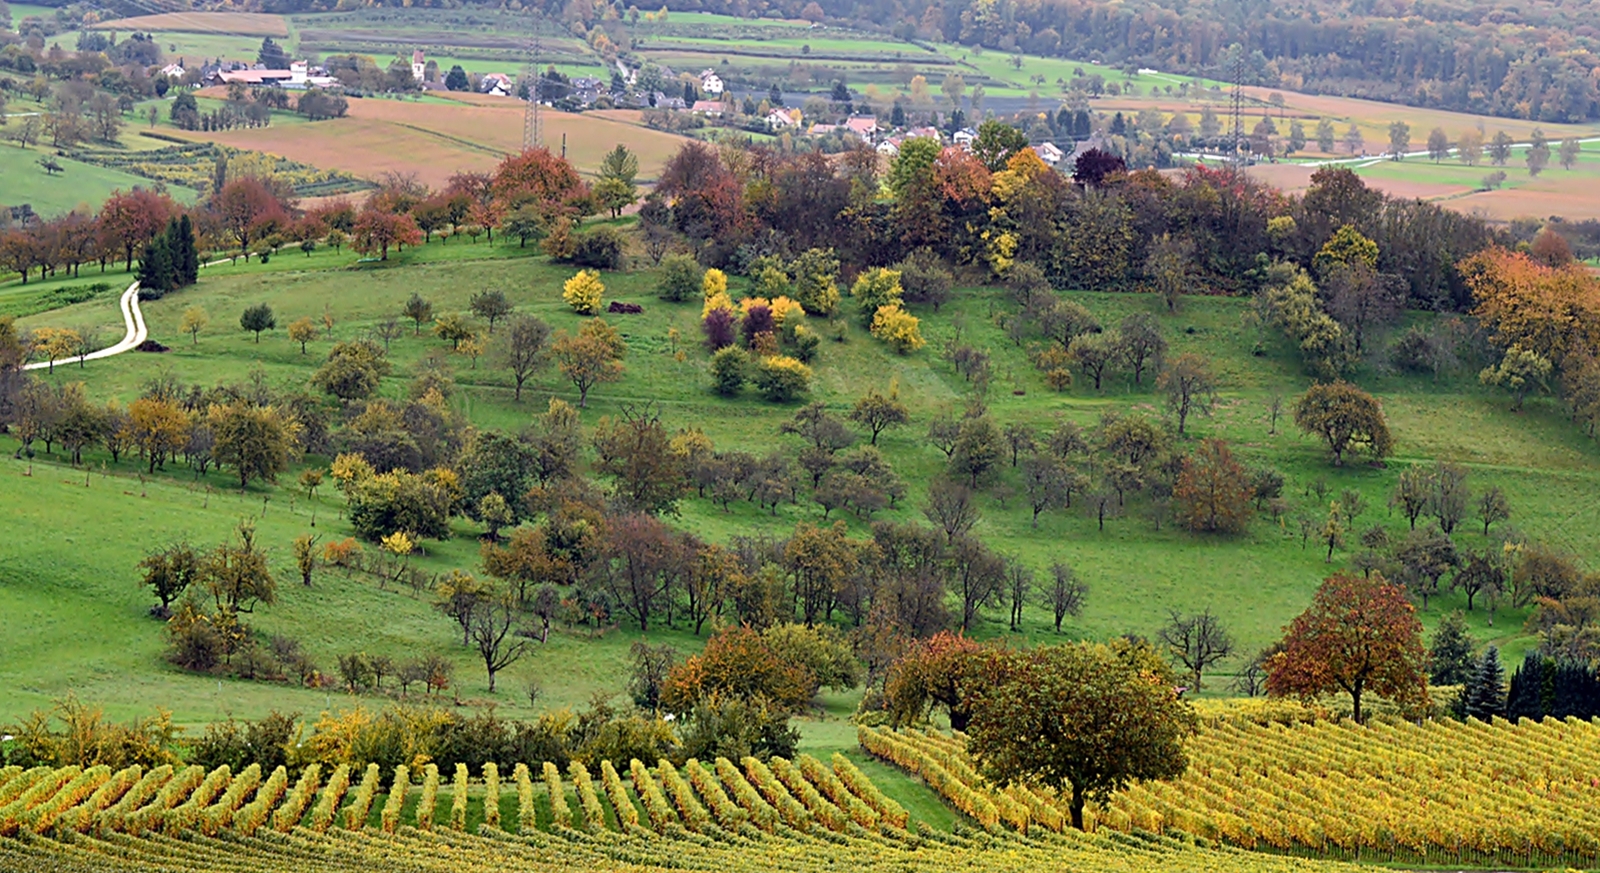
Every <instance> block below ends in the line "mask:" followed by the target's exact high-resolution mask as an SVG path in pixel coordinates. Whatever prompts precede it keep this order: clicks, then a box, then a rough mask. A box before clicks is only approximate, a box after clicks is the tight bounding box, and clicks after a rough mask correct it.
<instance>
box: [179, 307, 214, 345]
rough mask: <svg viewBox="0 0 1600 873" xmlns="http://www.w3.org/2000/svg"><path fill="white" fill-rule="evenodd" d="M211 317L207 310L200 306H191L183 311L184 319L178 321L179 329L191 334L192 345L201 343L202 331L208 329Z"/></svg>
mask: <svg viewBox="0 0 1600 873" xmlns="http://www.w3.org/2000/svg"><path fill="white" fill-rule="evenodd" d="M210 323H211V319H210V317H209V316H207V315H206V311H205V310H204V309H201V308H200V307H198V306H191V307H189V308H188V309H185V310H184V311H183V320H182V321H180V322H179V323H178V330H180V331H182V332H184V333H186V334H188V335H189V340H190V344H191V345H199V344H200V331H202V330H205V329H206V325H207V324H210Z"/></svg>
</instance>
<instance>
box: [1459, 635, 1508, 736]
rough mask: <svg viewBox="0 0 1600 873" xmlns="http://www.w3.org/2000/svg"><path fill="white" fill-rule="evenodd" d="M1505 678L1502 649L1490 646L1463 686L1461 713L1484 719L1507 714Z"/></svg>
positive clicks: (1469, 716)
mask: <svg viewBox="0 0 1600 873" xmlns="http://www.w3.org/2000/svg"><path fill="white" fill-rule="evenodd" d="M1505 678H1506V671H1505V668H1503V667H1501V666H1500V650H1499V649H1497V648H1495V647H1494V646H1490V647H1489V648H1487V649H1485V650H1484V652H1483V657H1482V658H1480V659H1479V660H1478V664H1477V667H1476V668H1475V669H1474V670H1473V671H1472V675H1470V676H1468V677H1467V681H1466V682H1465V683H1464V684H1463V685H1462V686H1461V707H1460V709H1461V714H1462V715H1464V716H1466V717H1468V718H1476V719H1482V720H1483V721H1488V720H1489V719H1491V718H1493V717H1494V716H1497V715H1505V714H1506V694H1505Z"/></svg>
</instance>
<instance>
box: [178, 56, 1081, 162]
mask: <svg viewBox="0 0 1600 873" xmlns="http://www.w3.org/2000/svg"><path fill="white" fill-rule="evenodd" d="M285 60H286V61H287V58H285ZM403 64H404V58H403V57H402V58H399V59H396V61H395V62H394V64H392V65H391V66H390V68H389V70H388V71H387V73H386V74H385V75H387V76H388V77H389V80H388V81H389V83H390V84H391V85H393V84H398V83H395V82H394V81H393V80H394V79H395V78H397V77H398V78H404V76H405V68H404V65H403ZM409 68H410V78H409V80H407V81H406V82H405V83H404V84H405V86H406V87H404V88H397V87H388V88H384V89H383V90H389V91H394V90H414V91H420V92H429V91H457V92H460V91H471V92H475V93H479V94H486V95H491V96H496V97H504V98H507V99H516V100H529V99H536V100H538V101H539V102H540V103H543V104H545V105H548V106H550V107H552V108H555V109H561V110H566V111H571V112H582V111H586V110H591V109H644V110H651V111H653V112H656V113H672V114H674V115H682V116H688V117H690V118H691V119H698V120H697V121H691V122H690V124H687V125H685V124H678V125H675V126H676V127H679V128H685V127H691V126H701V125H703V124H727V125H730V126H737V127H739V128H741V129H744V130H747V131H752V132H763V133H769V134H773V135H782V134H789V135H793V136H806V137H812V138H838V139H840V140H844V141H858V142H862V143H865V144H867V145H869V146H871V147H872V148H874V149H875V150H877V152H878V153H879V154H882V155H884V156H886V157H893V156H895V155H897V154H899V152H900V146H901V144H902V143H904V142H905V141H906V140H908V139H911V138H914V137H927V138H930V139H934V140H938V141H939V142H942V143H946V144H948V145H954V146H957V147H961V148H970V147H971V144H972V141H973V139H974V138H975V137H976V136H977V133H976V131H975V129H974V128H972V127H965V126H964V127H961V128H958V129H956V130H954V131H950V130H948V129H943V130H942V129H940V128H939V127H936V126H932V125H926V124H924V125H909V124H902V125H892V124H885V123H884V122H883V120H882V119H880V118H879V116H877V115H875V114H869V113H861V112H850V111H849V110H850V109H851V108H853V107H851V106H850V104H849V102H848V101H842V104H843V106H844V111H839V112H828V113H813V114H814V115H819V116H820V117H811V118H808V117H807V113H806V112H805V111H803V110H802V109H800V108H797V107H789V106H784V105H782V100H781V95H779V94H778V93H777V92H776V91H773V92H772V94H771V95H770V96H769V97H766V98H764V99H762V100H760V101H759V102H757V101H756V100H755V99H754V98H752V97H745V98H743V99H742V100H741V99H740V98H738V97H736V96H735V95H734V94H732V93H731V91H730V90H729V88H728V86H727V84H726V83H725V82H724V81H723V79H722V77H721V76H719V75H718V74H717V72H716V71H714V70H711V69H706V70H702V71H701V72H700V73H699V74H698V75H694V74H689V75H680V74H678V73H676V72H674V71H673V70H671V69H669V68H666V67H655V68H653V69H652V70H651V71H650V76H649V79H650V81H649V82H648V83H646V82H641V77H640V72H641V71H640V70H637V69H629V68H628V67H627V66H625V65H624V64H622V63H620V62H619V63H618V64H617V70H616V72H615V73H613V75H612V77H611V79H610V80H609V81H607V80H604V79H600V78H596V77H593V76H576V77H570V78H569V77H567V76H565V75H563V74H561V73H559V72H557V71H555V69H554V68H551V69H549V70H547V71H545V72H544V73H541V74H538V75H536V76H534V77H533V80H532V81H531V82H523V81H520V79H521V78H523V77H521V76H513V75H511V74H508V73H502V72H467V71H465V70H463V69H461V68H460V67H459V66H454V67H452V68H451V69H450V70H449V71H447V72H442V71H441V70H440V67H439V65H438V64H436V63H434V62H432V61H430V60H429V59H428V58H427V57H426V55H425V54H424V52H423V51H421V50H416V51H413V52H412V53H411V57H410V62H409ZM359 73H360V70H359V69H352V68H340V69H330V67H328V66H323V65H316V64H311V63H309V62H307V61H303V60H301V61H287V63H284V64H280V65H278V67H273V66H270V65H267V64H262V63H255V64H249V63H244V62H239V61H212V62H209V63H206V64H204V65H203V66H202V67H201V68H200V69H199V70H198V71H191V70H189V69H188V68H186V67H185V66H184V62H183V61H181V60H180V61H178V62H176V63H173V64H169V65H168V66H166V67H165V68H163V69H162V70H161V74H162V75H164V76H167V77H168V78H171V79H178V80H183V81H186V82H188V83H190V84H196V85H201V86H213V85H221V86H226V85H232V84H235V83H237V84H239V85H243V86H246V87H252V88H258V87H277V88H285V89H292V90H306V89H312V88H339V89H341V90H344V91H352V90H357V91H359V90H361V86H362V85H365V84H367V83H366V82H365V81H358V82H356V83H355V84H354V85H353V84H352V82H351V81H347V79H349V78H356V76H353V75H352V74H359ZM680 88H681V90H680ZM845 93H846V94H848V92H845ZM808 105H809V104H808ZM829 105H830V107H833V106H837V105H839V104H829ZM734 119H737V120H738V122H737V124H736V125H734ZM897 120H898V114H897ZM1099 144H1100V143H1099V139H1098V137H1091V138H1089V139H1085V140H1080V141H1077V142H1073V143H1071V145H1072V149H1071V150H1070V151H1068V150H1063V149H1062V148H1060V147H1059V146H1057V145H1056V144H1055V143H1054V142H1049V141H1044V142H1036V143H1034V144H1033V145H1032V146H1031V148H1032V149H1033V151H1034V152H1035V153H1036V154H1038V156H1039V158H1040V159H1041V160H1042V161H1044V163H1046V164H1048V165H1051V166H1055V165H1057V164H1060V163H1061V162H1063V161H1066V162H1068V164H1069V165H1070V163H1071V161H1073V160H1074V159H1075V158H1076V156H1077V155H1078V154H1080V153H1082V152H1084V151H1087V150H1088V149H1091V148H1095V147H1096V146H1097V145H1099Z"/></svg>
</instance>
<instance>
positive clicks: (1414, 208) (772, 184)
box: [640, 121, 1497, 309]
mask: <svg viewBox="0 0 1600 873" xmlns="http://www.w3.org/2000/svg"><path fill="white" fill-rule="evenodd" d="M1027 144H1028V140H1027V137H1026V136H1024V135H1023V134H1022V132H1020V131H1018V130H1017V129H1016V128H1013V127H1010V126H1008V125H1005V124H1003V123H1000V122H997V121H990V122H986V123H985V124H984V125H983V126H982V128H981V129H980V131H979V135H978V138H977V140H976V141H975V142H974V148H973V150H972V151H970V152H969V151H966V150H963V149H959V148H944V147H941V146H940V145H939V144H938V143H937V142H936V141H934V140H932V139H915V138H914V139H911V140H908V141H907V142H905V143H904V144H902V146H901V150H900V154H899V155H898V156H897V157H896V158H895V159H894V161H893V162H892V163H891V165H890V167H889V169H888V172H887V174H885V175H882V176H881V177H880V174H879V170H878V166H879V164H878V160H877V156H876V155H875V154H874V153H871V152H870V151H860V152H848V153H845V154H844V155H843V156H842V157H840V158H839V159H838V160H832V161H830V160H828V159H826V158H825V157H823V156H822V155H816V154H812V155H792V156H789V155H779V154H774V153H770V152H765V151H762V150H755V151H743V150H736V149H724V150H722V151H720V152H719V151H716V150H714V149H712V148H710V147H708V146H704V145H702V144H697V143H691V144H689V145H686V146H685V147H684V148H683V149H682V150H681V151H680V152H679V153H678V154H677V155H676V156H674V157H673V158H672V159H671V160H670V161H669V162H668V164H667V166H666V167H665V168H664V169H663V172H662V176H661V180H660V183H659V185H658V186H657V190H656V193H655V195H654V196H653V197H652V198H649V199H647V200H646V202H645V204H644V206H643V208H642V209H641V212H640V222H641V228H642V230H643V232H644V234H645V236H646V240H647V241H648V240H651V239H662V240H668V241H670V240H672V239H674V238H676V239H679V240H681V241H682V243H683V244H687V245H689V246H691V247H692V248H693V250H694V252H695V253H696V254H697V256H698V258H699V259H700V261H701V262H702V263H704V264H707V265H710V266H716V267H719V268H724V269H728V270H730V271H732V272H739V273H745V274H747V275H752V276H754V275H755V274H754V273H753V272H751V270H752V265H756V264H757V261H758V260H759V259H760V258H761V257H763V256H766V255H778V256H780V257H782V258H784V259H785V261H788V260H792V259H794V258H796V257H798V256H800V255H801V254H803V253H804V252H806V251H808V250H813V249H816V250H828V249H832V251H833V252H834V256H835V257H837V258H838V260H839V261H840V263H841V265H842V267H843V273H844V275H845V277H846V278H847V279H848V278H849V277H850V276H851V275H852V274H854V273H856V272H859V271H861V270H865V269H867V268H870V267H875V266H883V267H889V266H893V265H894V264H896V262H898V261H900V260H901V259H903V258H906V257H907V256H910V255H912V254H913V253H915V252H916V251H917V250H919V249H928V250H929V251H930V252H931V253H932V254H933V255H934V256H935V257H937V258H938V259H940V260H943V261H946V262H949V263H953V264H955V265H957V266H965V265H973V266H976V267H979V268H984V269H986V270H987V271H988V272H989V274H990V275H991V276H994V277H998V278H1000V279H1008V278H1009V277H1010V276H1011V274H1012V271H1013V270H1015V269H1019V268H1023V269H1024V270H1025V272H1027V270H1028V269H1034V270H1037V271H1038V273H1035V274H1034V275H1040V274H1042V276H1043V281H1044V282H1045V283H1046V284H1047V285H1050V286H1055V287H1079V288H1090V289H1105V290H1110V289H1118V290H1121V289H1136V288H1149V289H1164V288H1176V289H1182V290H1183V291H1184V292H1188V293H1193V292H1195V291H1198V290H1202V289H1207V290H1230V291H1243V290H1254V289H1255V288H1257V287H1259V286H1260V285H1261V284H1262V283H1263V281H1264V280H1265V279H1266V274H1265V270H1264V267H1265V265H1264V264H1262V263H1261V258H1266V259H1267V260H1268V261H1269V262H1270V261H1272V260H1274V259H1280V260H1284V261H1288V262H1291V263H1293V264H1295V265H1298V266H1300V267H1302V268H1305V269H1312V268H1313V266H1314V261H1315V258H1316V255H1317V254H1318V253H1319V252H1320V251H1321V250H1322V248H1323V247H1324V246H1325V245H1326V244H1328V242H1329V241H1330V239H1332V237H1333V235H1334V233H1335V232H1336V231H1338V230H1339V229H1340V228H1342V227H1344V226H1346V225H1349V226H1350V227H1351V228H1352V229H1353V230H1354V231H1356V232H1359V233H1360V234H1361V235H1362V236H1364V237H1365V238H1366V239H1369V240H1372V241H1374V242H1375V244H1376V245H1377V247H1378V249H1377V254H1376V256H1375V258H1374V259H1373V260H1372V262H1371V263H1370V265H1369V266H1370V267H1371V269H1372V271H1373V273H1374V274H1376V275H1380V276H1383V277H1394V278H1393V280H1392V282H1391V281H1390V280H1387V279H1386V282H1385V287H1386V288H1393V289H1394V292H1395V293H1397V294H1398V299H1399V301H1400V302H1401V303H1402V304H1404V305H1408V306H1413V307H1420V308H1429V309H1463V308H1466V307H1467V306H1468V305H1469V304H1470V299H1471V298H1470V292H1469V290H1468V288H1467V286H1466V283H1465V280H1464V279H1463V277H1462V276H1461V274H1460V273H1459V271H1458V270H1457V269H1456V267H1455V263H1456V262H1457V261H1460V260H1462V259H1464V258H1465V257H1467V256H1468V255H1470V254H1472V253H1473V252H1476V251H1478V250H1480V249H1482V248H1483V247H1484V246H1486V245H1488V244H1489V243H1490V242H1492V241H1494V240H1495V239H1496V238H1497V237H1496V236H1495V234H1494V233H1493V232H1491V231H1490V230H1489V229H1488V228H1487V227H1486V226H1485V225H1484V224H1483V223H1482V222H1480V221H1477V220H1475V219H1471V218H1467V217H1464V216H1460V215H1458V214H1456V213H1451V212H1448V211H1446V210H1443V209H1441V208H1439V207H1437V206H1434V205H1431V204H1424V203H1421V202H1418V201H1414V200H1413V201H1405V200H1396V199H1391V198H1388V197H1386V196H1385V195H1383V194H1382V193H1380V192H1378V191H1375V190H1372V189H1369V188H1367V187H1366V185H1365V184H1364V183H1363V182H1362V181H1361V180H1360V178H1358V177H1357V176H1356V175H1355V174H1354V173H1352V172H1350V171H1348V170H1344V169H1331V168H1325V169H1323V170H1319V171H1318V172H1317V174H1315V176H1314V177H1313V180H1312V185H1311V187H1310V188H1309V189H1308V190H1307V192H1306V193H1305V194H1304V195H1303V196H1299V197H1292V196H1291V197H1285V196H1281V195H1280V194H1278V193H1277V192H1275V191H1272V190H1270V189H1268V188H1266V187H1263V186H1260V185H1257V184H1256V183H1253V182H1251V181H1249V179H1248V178H1247V177H1241V176H1235V175H1234V174H1232V173H1230V172H1227V171H1220V170H1207V169H1202V168H1194V169H1190V170H1188V171H1186V172H1185V174H1183V175H1182V176H1180V177H1169V176H1164V175H1160V174H1158V173H1154V172H1148V171H1138V172H1132V173H1128V172H1125V168H1124V166H1123V163H1122V161H1121V160H1120V159H1118V158H1116V157H1115V156H1112V155H1108V154H1106V153H1103V152H1099V151H1091V152H1090V153H1088V154H1085V155H1083V156H1081V159H1080V160H1079V162H1078V164H1077V166H1075V167H1074V168H1072V172H1073V176H1072V177H1071V178H1068V177H1066V176H1063V175H1062V174H1060V173H1058V172H1056V171H1054V170H1051V169H1050V168H1048V167H1046V166H1045V165H1044V164H1043V163H1042V162H1041V161H1039V159H1038V158H1037V157H1036V156H1035V155H1034V154H1033V153H1032V152H1031V151H1026V150H1025V147H1026V146H1027ZM883 188H886V189H887V190H888V192H889V193H890V195H891V197H890V198H889V199H884V198H882V197H880V196H879V192H880V190H881V189H883ZM667 248H668V246H666V245H663V246H661V247H660V248H659V249H652V251H660V252H662V253H665V251H666V249H667ZM1024 265H1029V267H1027V268H1024ZM802 302H804V301H802Z"/></svg>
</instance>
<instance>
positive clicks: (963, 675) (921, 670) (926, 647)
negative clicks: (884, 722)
mask: <svg viewBox="0 0 1600 873" xmlns="http://www.w3.org/2000/svg"><path fill="white" fill-rule="evenodd" d="M996 651H998V650H996V649H993V648H991V647H988V646H985V645H983V644H982V643H979V642H977V641H976V640H973V639H972V638H970V637H967V636H964V635H962V634H956V633H951V632H949V631H940V632H939V633H937V634H934V635H933V636H932V637H929V638H928V639H926V640H920V641H918V642H915V643H913V644H912V645H911V647H910V648H909V649H908V650H907V651H906V653H905V654H904V655H902V656H901V657H900V659H899V660H897V661H895V662H894V663H893V664H891V665H890V666H889V671H888V674H887V675H886V676H885V678H884V682H883V695H884V703H885V705H886V706H887V708H888V710H889V716H890V718H891V719H893V721H894V723H895V724H896V725H903V724H909V723H912V722H917V721H921V720H922V719H924V718H926V717H927V715H928V712H929V710H931V709H932V708H933V707H934V705H936V704H937V705H939V706H943V707H944V708H945V710H946V711H948V712H949V714H950V727H951V728H952V729H954V730H958V731H959V730H965V729H966V727H967V724H968V722H969V721H971V718H972V709H971V703H972V701H971V694H972V692H973V691H974V683H976V682H977V681H979V679H980V677H981V676H982V675H983V670H984V661H985V660H986V659H987V658H989V656H991V655H993V654H994V653H995V652H996Z"/></svg>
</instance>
